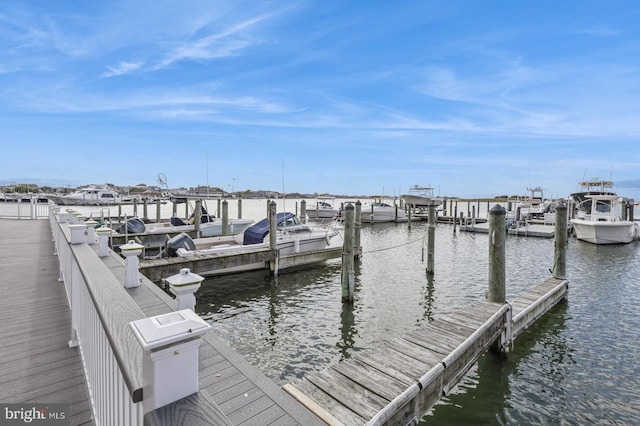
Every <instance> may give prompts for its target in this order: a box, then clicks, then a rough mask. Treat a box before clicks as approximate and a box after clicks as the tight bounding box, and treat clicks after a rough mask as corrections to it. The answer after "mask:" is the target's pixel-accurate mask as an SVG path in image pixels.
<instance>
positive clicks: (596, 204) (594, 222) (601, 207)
mask: <svg viewBox="0 0 640 426" xmlns="http://www.w3.org/2000/svg"><path fill="white" fill-rule="evenodd" d="M574 195H575V194H572V198H573V199H577V197H575V196H574ZM580 196H582V197H583V198H584V201H583V202H582V203H581V204H577V205H576V217H574V218H573V219H571V225H572V226H573V231H574V233H575V235H576V238H577V239H579V240H582V241H587V242H590V243H593V244H626V243H630V242H631V241H633V240H635V239H637V238H638V236H639V235H640V230H639V227H640V225H639V224H638V223H636V222H634V221H632V220H626V219H624V218H623V217H622V208H623V207H624V204H625V203H627V202H628V200H627V199H626V198H623V197H619V196H618V195H616V194H582V195H580Z"/></svg>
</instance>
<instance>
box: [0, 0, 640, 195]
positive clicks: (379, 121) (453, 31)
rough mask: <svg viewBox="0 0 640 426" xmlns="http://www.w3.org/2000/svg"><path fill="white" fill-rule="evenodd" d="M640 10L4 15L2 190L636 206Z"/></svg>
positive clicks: (188, 4) (146, 8)
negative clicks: (93, 187)
mask: <svg viewBox="0 0 640 426" xmlns="http://www.w3.org/2000/svg"><path fill="white" fill-rule="evenodd" d="M639 22H640V3H638V2H636V1H617V0H612V1H608V2H604V1H490V0H487V1H429V0H425V1H387V2H383V1H296V0H292V1H285V2H274V1H247V2H245V1H238V0H230V1H216V0H209V1H185V0H180V1H170V0H167V1H157V0H154V1H144V0H123V1H78V0H76V1H64V2H58V1H45V0H40V1H25V2H23V1H9V2H2V4H0V131H1V135H2V136H1V137H2V158H3V161H2V167H1V168H0V170H1V171H0V184H7V183H11V182H33V183H37V184H40V185H45V184H52V185H61V186H78V185H82V184H88V183H105V182H110V183H114V184H118V185H135V184H138V183H146V184H155V183H156V179H157V176H158V173H164V174H165V175H166V176H167V182H168V185H169V186H170V187H178V186H196V185H205V184H207V183H208V184H209V185H211V186H218V187H222V188H224V189H227V190H229V189H234V190H244V189H269V190H277V191H281V190H282V189H283V188H284V190H285V191H286V192H310V193H313V192H320V193H322V192H329V193H335V194H353V195H374V194H384V195H390V196H391V195H398V194H400V193H404V192H406V191H407V190H408V189H409V187H410V186H412V185H416V184H418V185H423V186H426V185H431V186H433V187H435V188H436V192H438V193H440V194H441V195H449V196H462V197H484V196H494V195H499V194H526V193H527V188H529V187H535V186H540V187H542V188H544V190H545V195H550V196H566V195H568V194H569V193H570V192H573V191H574V190H576V189H577V182H578V181H580V180H582V179H584V178H592V177H600V178H611V179H612V180H614V181H615V183H616V190H617V191H618V193H620V194H621V195H626V196H629V197H635V198H636V199H640V144H639V138H638V136H639V135H640V66H639V65H640V37H639V35H640V34H639V33H640V25H639V24H638V23H639Z"/></svg>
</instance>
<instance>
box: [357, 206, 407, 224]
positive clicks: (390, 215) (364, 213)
mask: <svg viewBox="0 0 640 426" xmlns="http://www.w3.org/2000/svg"><path fill="white" fill-rule="evenodd" d="M408 220H409V218H408V217H407V214H406V213H405V212H404V210H402V209H401V208H399V207H397V206H395V205H391V204H388V203H383V202H379V201H377V202H373V203H365V204H364V205H363V206H362V210H361V212H360V222H362V223H378V222H407V221H408Z"/></svg>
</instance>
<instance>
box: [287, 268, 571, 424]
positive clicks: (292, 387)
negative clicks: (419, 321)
mask: <svg viewBox="0 0 640 426" xmlns="http://www.w3.org/2000/svg"><path fill="white" fill-rule="evenodd" d="M567 290H568V281H566V280H559V279H555V278H550V279H549V280H547V281H545V282H544V283H542V284H540V285H538V286H536V287H535V288H534V289H533V290H531V291H530V292H529V293H527V294H525V295H523V296H522V297H520V298H518V299H517V300H515V301H514V302H513V303H512V304H511V305H510V304H508V303H505V304H502V303H492V302H488V301H478V302H477V303H475V304H473V305H472V306H469V307H467V308H465V309H463V310H461V311H459V312H456V313H453V314H450V315H447V316H443V317H441V318H438V319H436V320H434V321H432V322H430V323H429V324H427V325H425V326H422V327H420V328H419V329H417V330H415V331H412V332H410V333H407V334H406V335H404V336H402V337H397V338H394V339H392V340H390V341H388V342H385V343H382V344H381V345H380V346H378V347H375V348H372V349H369V350H365V351H363V352H359V353H357V354H356V355H355V356H353V357H352V358H350V359H348V360H345V361H342V362H340V363H338V364H337V365H334V366H332V367H330V368H329V369H327V370H325V371H322V372H319V373H314V374H310V375H308V376H306V377H305V378H303V379H301V380H298V381H296V382H294V383H290V384H287V385H285V386H284V389H285V390H287V391H288V392H289V393H290V394H291V395H292V396H294V397H295V398H297V399H298V400H299V401H300V402H302V403H303V404H305V405H306V406H307V407H308V408H309V409H310V410H312V411H313V412H314V413H316V414H317V415H318V416H319V417H320V418H322V419H323V421H325V422H326V423H327V424H330V425H360V424H368V425H381V424H394V425H395V424H398V425H406V424H417V422H418V421H419V419H420V418H421V417H422V415H423V414H425V413H426V412H427V411H428V410H429V409H430V408H431V407H432V406H433V405H434V404H435V403H436V402H437V401H438V400H439V399H440V398H441V396H443V395H446V394H447V393H448V392H449V391H450V390H451V389H452V388H453V387H454V386H455V385H456V384H457V383H458V381H459V380H460V379H461V378H462V377H463V376H464V374H465V373H466V372H467V371H468V370H469V368H471V366H473V364H475V362H476V361H477V360H478V359H479V358H480V356H481V355H482V354H483V353H485V352H486V351H487V350H488V349H489V348H490V346H492V345H494V344H498V345H500V346H502V347H504V348H508V346H509V345H510V344H511V342H512V340H513V339H514V338H515V337H516V336H517V335H519V334H520V333H521V332H522V331H523V330H525V329H526V327H528V326H529V325H530V324H531V323H533V322H534V321H535V320H536V319H538V318H539V317H540V316H541V315H543V314H544V313H546V312H547V311H548V310H549V309H551V307H553V306H555V305H556V304H557V303H558V302H559V301H561V300H563V299H564V298H565V296H566V293H567Z"/></svg>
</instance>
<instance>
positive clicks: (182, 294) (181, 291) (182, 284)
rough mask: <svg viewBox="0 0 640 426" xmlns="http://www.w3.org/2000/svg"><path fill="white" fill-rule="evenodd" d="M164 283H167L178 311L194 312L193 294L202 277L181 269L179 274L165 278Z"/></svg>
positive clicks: (186, 269)
mask: <svg viewBox="0 0 640 426" xmlns="http://www.w3.org/2000/svg"><path fill="white" fill-rule="evenodd" d="M165 281H166V282H168V283H169V289H170V290H171V292H172V293H173V294H175V295H176V300H177V301H178V310H181V309H191V310H192V311H194V310H195V307H196V296H195V292H196V291H198V289H199V288H200V286H201V285H202V281H204V277H202V276H200V275H198V274H194V273H192V272H191V271H190V270H189V268H182V269H180V273H178V274H175V275H172V276H170V277H169V278H166V279H165Z"/></svg>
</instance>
